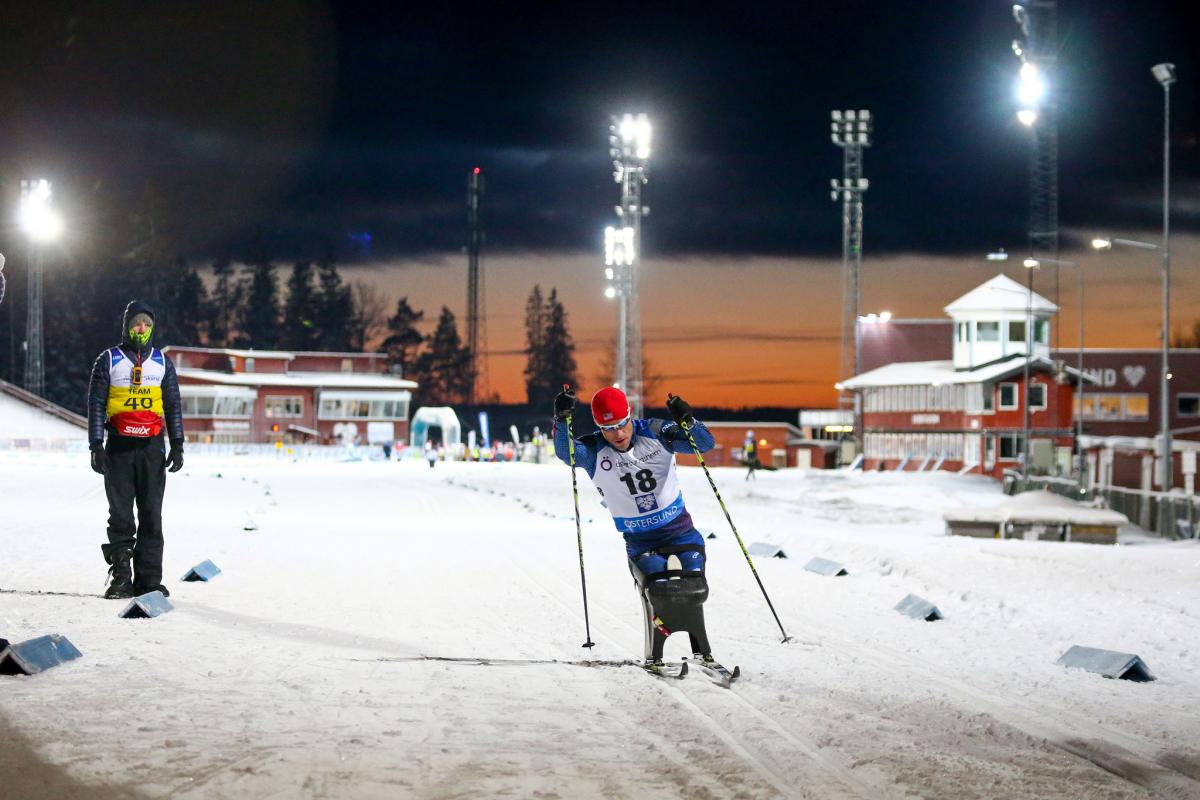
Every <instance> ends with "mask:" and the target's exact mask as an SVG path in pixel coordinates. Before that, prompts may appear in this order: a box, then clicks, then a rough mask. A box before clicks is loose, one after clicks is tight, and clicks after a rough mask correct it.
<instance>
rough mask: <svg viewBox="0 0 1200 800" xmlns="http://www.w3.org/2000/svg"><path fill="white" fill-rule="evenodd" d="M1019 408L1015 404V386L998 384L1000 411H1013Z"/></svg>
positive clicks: (1012, 384) (1013, 384)
mask: <svg viewBox="0 0 1200 800" xmlns="http://www.w3.org/2000/svg"><path fill="white" fill-rule="evenodd" d="M1019 407H1020V406H1019V404H1018V402H1017V385H1016V384H1015V383H1002V384H1000V410H1001V411H1013V410H1015V409H1017V408H1019Z"/></svg>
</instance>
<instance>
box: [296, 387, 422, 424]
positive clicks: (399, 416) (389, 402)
mask: <svg viewBox="0 0 1200 800" xmlns="http://www.w3.org/2000/svg"><path fill="white" fill-rule="evenodd" d="M318 419H354V420H360V419H361V420H369V419H375V420H406V419H408V399H407V398H403V399H402V398H392V397H386V398H385V397H372V396H371V395H370V394H365V393H364V394H363V395H359V396H350V395H346V394H342V395H340V396H337V397H322V398H321V405H320V406H319V407H318Z"/></svg>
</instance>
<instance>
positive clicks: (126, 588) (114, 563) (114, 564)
mask: <svg viewBox="0 0 1200 800" xmlns="http://www.w3.org/2000/svg"><path fill="white" fill-rule="evenodd" d="M132 558H133V551H132V550H114V551H113V553H112V555H111V556H110V558H109V562H108V563H109V564H110V565H111V566H109V568H108V574H109V575H110V576H111V577H112V580H111V581H110V582H109V584H108V589H107V590H105V592H104V597H105V599H108V600H121V599H124V598H127V597H133V569H132V568H131V567H130V564H129V562H130V560H131V559H132Z"/></svg>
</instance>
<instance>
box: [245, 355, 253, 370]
mask: <svg viewBox="0 0 1200 800" xmlns="http://www.w3.org/2000/svg"><path fill="white" fill-rule="evenodd" d="M246 372H254V359H253V358H247V359H246Z"/></svg>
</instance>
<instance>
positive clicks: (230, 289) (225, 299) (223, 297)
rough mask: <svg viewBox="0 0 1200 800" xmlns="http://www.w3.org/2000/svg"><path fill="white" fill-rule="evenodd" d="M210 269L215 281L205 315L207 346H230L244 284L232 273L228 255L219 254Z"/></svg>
mask: <svg viewBox="0 0 1200 800" xmlns="http://www.w3.org/2000/svg"><path fill="white" fill-rule="evenodd" d="M212 271H213V275H214V276H215V277H216V279H217V282H216V285H214V286H213V291H212V299H211V300H210V301H209V305H208V314H207V315H206V316H207V317H208V346H209V347H230V346H232V344H233V341H234V339H235V338H236V333H237V321H238V320H239V319H241V317H242V311H241V306H242V299H243V297H245V284H244V283H243V282H242V281H239V280H238V279H237V276H236V275H234V272H233V260H232V259H230V258H229V256H221V257H220V258H218V259H216V260H215V261H213V265H212Z"/></svg>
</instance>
